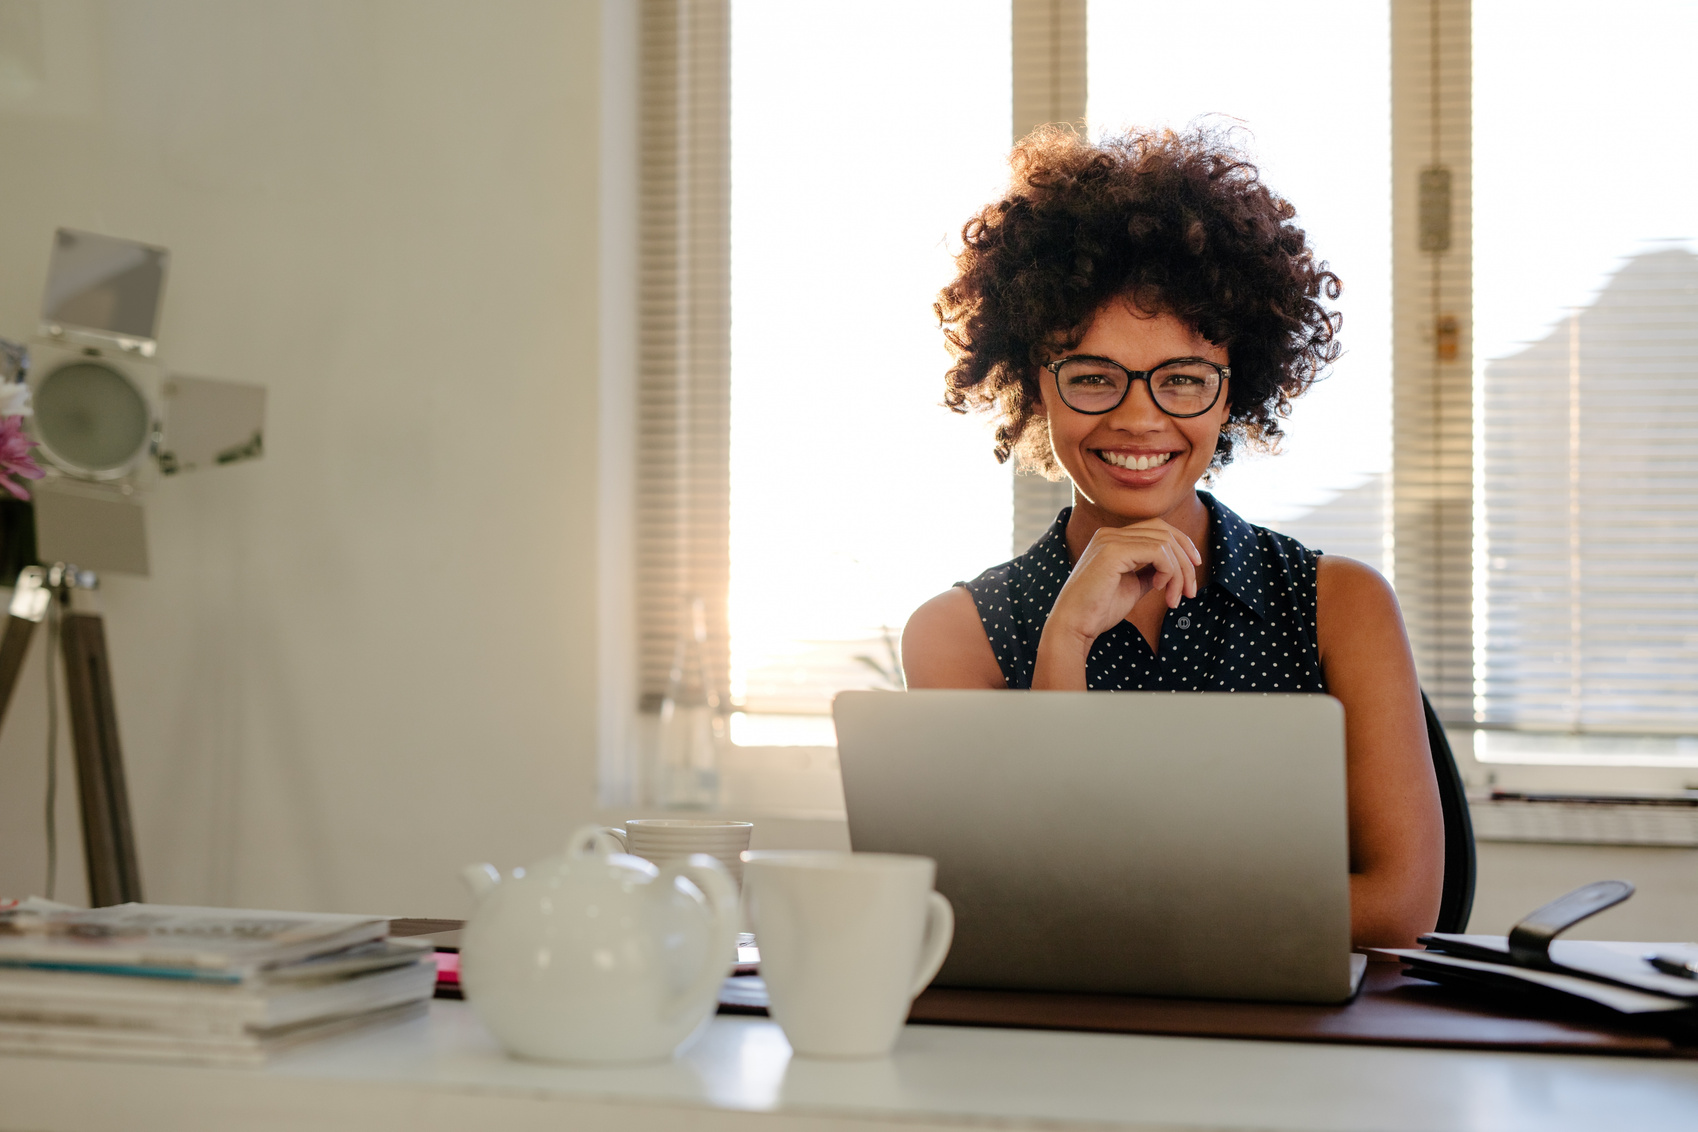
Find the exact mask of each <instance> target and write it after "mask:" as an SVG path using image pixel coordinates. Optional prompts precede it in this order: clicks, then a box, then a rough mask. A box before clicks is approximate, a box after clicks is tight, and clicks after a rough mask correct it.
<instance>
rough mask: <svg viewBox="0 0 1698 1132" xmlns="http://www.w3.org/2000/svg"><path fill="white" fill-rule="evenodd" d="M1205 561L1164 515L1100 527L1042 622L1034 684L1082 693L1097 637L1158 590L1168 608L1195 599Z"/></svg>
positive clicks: (1033, 678)
mask: <svg viewBox="0 0 1698 1132" xmlns="http://www.w3.org/2000/svg"><path fill="white" fill-rule="evenodd" d="M1202 562H1203V556H1202V555H1201V554H1199V553H1198V552H1197V547H1196V544H1195V543H1193V542H1192V541H1191V539H1190V538H1189V537H1188V536H1187V535H1186V534H1185V532H1183V531H1181V530H1180V529H1179V528H1177V527H1175V526H1172V525H1171V524H1169V523H1167V522H1165V521H1163V520H1161V519H1146V520H1144V521H1143V522H1141V523H1133V524H1132V525H1130V526H1126V527H1099V528H1097V530H1096V532H1095V533H1094V534H1092V535H1091V541H1090V543H1089V544H1088V545H1087V546H1086V547H1085V552H1084V553H1083V554H1081V555H1080V556H1079V561H1078V562H1077V563H1075V564H1074V566H1073V572H1072V574H1070V575H1069V576H1068V578H1067V583H1066V585H1064V586H1062V587H1061V593H1060V595H1059V596H1057V597H1056V599H1055V608H1053V609H1052V610H1050V615H1049V619H1048V620H1047V621H1045V622H1044V632H1043V637H1042V638H1041V639H1040V640H1039V642H1038V661H1037V665H1036V667H1035V670H1034V672H1033V674H1032V687H1034V688H1052V689H1075V690H1083V689H1084V687H1085V658H1086V657H1087V656H1088V655H1089V654H1090V651H1091V645H1092V644H1093V643H1095V641H1096V639H1097V638H1098V637H1099V636H1101V635H1102V634H1104V633H1106V632H1108V631H1109V630H1110V629H1112V628H1114V626H1116V625H1118V624H1119V623H1120V622H1122V621H1124V620H1126V618H1127V617H1129V616H1131V613H1132V609H1133V607H1134V606H1136V605H1137V604H1138V602H1139V601H1140V600H1141V599H1142V598H1143V597H1144V595H1145V594H1148V593H1151V592H1152V591H1165V595H1164V596H1165V600H1166V604H1167V606H1168V608H1169V609H1173V608H1176V607H1177V606H1178V605H1179V602H1180V600H1181V599H1182V598H1186V597H1196V596H1197V569H1198V567H1199V566H1201V565H1202Z"/></svg>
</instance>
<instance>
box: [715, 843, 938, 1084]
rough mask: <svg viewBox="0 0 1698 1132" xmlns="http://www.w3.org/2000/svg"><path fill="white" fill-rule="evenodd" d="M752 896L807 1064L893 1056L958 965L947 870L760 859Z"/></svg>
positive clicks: (781, 1002) (874, 862)
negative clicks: (937, 982)
mask: <svg viewBox="0 0 1698 1132" xmlns="http://www.w3.org/2000/svg"><path fill="white" fill-rule="evenodd" d="M743 862H744V864H743V878H744V880H743V886H744V887H743V892H744V897H745V901H746V905H747V909H748V914H749V917H750V919H751V921H752V923H753V927H754V931H755V942H756V944H757V945H758V946H759V947H760V953H761V977H762V979H764V980H765V982H766V989H767V997H768V1000H769V1001H770V1003H771V1007H770V1009H771V1011H772V1017H773V1019H774V1020H775V1021H776V1022H777V1023H778V1024H779V1026H781V1027H782V1028H783V1030H784V1036H785V1037H786V1038H788V1039H790V1046H791V1048H792V1049H794V1050H795V1051H796V1053H797V1054H798V1055H800V1056H802V1057H881V1056H883V1055H884V1054H887V1053H889V1052H890V1050H891V1047H892V1046H894V1045H895V1044H896V1038H897V1035H898V1034H900V1033H901V1031H902V1024H903V1022H904V1021H906V1020H907V1017H908V1005H909V1003H911V1002H912V1001H913V1000H914V996H915V995H917V994H919V993H920V992H921V991H922V990H924V989H925V988H926V984H928V983H930V982H931V981H932V978H933V976H935V975H936V974H937V971H938V968H939V967H941V966H943V960H944V957H945V956H947V955H948V954H949V944H950V941H951V940H952V939H953V938H954V935H955V913H954V910H953V909H951V908H950V906H949V901H948V900H946V899H945V898H944V897H943V896H942V895H941V894H940V893H937V892H934V891H932V882H933V880H934V879H935V877H936V875H937V862H935V861H933V860H932V859H931V858H929V857H909V856H903V855H900V854H895V853H839V852H823V851H821V852H809V851H782V850H757V851H753V852H748V853H744V854H743Z"/></svg>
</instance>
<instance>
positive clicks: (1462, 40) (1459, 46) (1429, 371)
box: [1391, 0, 1474, 720]
mask: <svg viewBox="0 0 1698 1132" xmlns="http://www.w3.org/2000/svg"><path fill="white" fill-rule="evenodd" d="M1470 20H1471V16H1470V3H1469V0H1392V5H1391V29H1392V51H1391V60H1392V76H1391V78H1392V102H1391V105H1392V535H1393V539H1394V543H1395V549H1394V552H1393V558H1392V563H1393V584H1394V585H1395V587H1396V589H1397V596H1398V601H1399V603H1400V604H1401V605H1402V607H1403V617H1404V621H1405V623H1406V624H1407V625H1408V629H1409V640H1410V645H1411V646H1412V647H1413V650H1414V653H1415V666H1416V670H1417V672H1418V673H1419V675H1420V679H1421V684H1422V687H1423V688H1424V689H1425V690H1426V692H1427V694H1428V696H1429V697H1431V699H1432V701H1433V706H1434V708H1435V710H1436V711H1437V712H1438V713H1439V715H1440V717H1441V718H1444V719H1447V720H1468V719H1471V718H1472V716H1473V537H1474V536H1473V492H1474V487H1473V481H1474V388H1473V346H1472V321H1473V254H1472V248H1473V228H1472V201H1471V189H1472V169H1471V151H1472V144H1473V142H1472V136H1471V128H1472V120H1471V85H1470V80H1471V76H1470V68H1471V66H1472V63H1471V46H1470V44H1471V23H1470Z"/></svg>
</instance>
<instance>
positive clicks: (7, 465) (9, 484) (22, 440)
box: [0, 417, 46, 499]
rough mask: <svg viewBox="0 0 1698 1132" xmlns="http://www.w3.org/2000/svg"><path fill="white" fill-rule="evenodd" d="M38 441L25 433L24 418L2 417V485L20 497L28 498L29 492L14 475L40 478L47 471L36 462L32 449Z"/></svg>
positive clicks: (25, 477)
mask: <svg viewBox="0 0 1698 1132" xmlns="http://www.w3.org/2000/svg"><path fill="white" fill-rule="evenodd" d="M36 444H37V442H36V441H34V440H31V439H30V438H29V437H27V436H25V435H24V418H22V417H0V487H3V488H5V489H6V490H7V491H9V492H11V493H12V494H13V495H15V496H17V497H18V498H19V499H28V498H29V492H28V491H26V490H25V489H24V485H23V484H21V483H18V482H17V481H15V480H14V479H12V477H13V476H22V477H23V478H24V479H26V480H38V479H40V478H41V477H42V476H43V475H45V474H46V473H45V472H43V471H42V470H41V467H40V466H39V465H38V464H36V462H35V456H34V455H32V454H31V452H30V449H31V448H34V447H35V446H36Z"/></svg>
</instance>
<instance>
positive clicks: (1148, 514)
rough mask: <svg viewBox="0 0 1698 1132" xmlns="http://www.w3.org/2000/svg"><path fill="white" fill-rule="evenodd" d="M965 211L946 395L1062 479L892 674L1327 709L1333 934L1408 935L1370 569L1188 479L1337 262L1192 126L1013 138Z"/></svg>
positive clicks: (1429, 911) (910, 643) (1280, 386)
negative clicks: (1285, 697) (1063, 489)
mask: <svg viewBox="0 0 1698 1132" xmlns="http://www.w3.org/2000/svg"><path fill="white" fill-rule="evenodd" d="M1012 164H1013V172H1014V176H1013V178H1012V183H1011V188H1010V190H1009V192H1008V194H1007V195H1006V196H1005V197H1004V198H1003V199H1002V200H1000V201H997V202H996V203H995V204H992V205H990V206H988V207H986V208H985V209H983V210H982V211H980V212H979V214H978V215H977V216H975V217H974V218H973V219H972V220H971V221H970V222H969V223H968V224H967V226H966V228H965V230H964V232H963V236H964V240H965V246H964V247H963V249H962V251H961V253H960V254H959V255H958V256H957V257H956V265H957V268H958V274H957V276H956V278H955V280H954V281H953V282H952V283H950V284H949V286H948V287H946V288H945V289H944V291H943V292H942V294H941V296H940V298H939V302H938V304H937V311H938V317H939V319H940V321H941V322H942V324H943V326H944V329H945V333H946V334H947V336H948V339H949V345H950V349H951V352H952V354H953V356H954V358H955V363H954V365H953V366H952V367H951V368H950V370H949V374H948V377H947V392H946V400H947V403H948V404H949V405H950V407H952V408H954V409H956V410H957V411H965V410H966V409H967V408H968V407H977V408H985V409H989V410H991V411H992V412H993V413H994V414H995V416H996V418H997V431H996V441H997V443H996V456H997V459H998V460H1006V459H1008V458H1009V456H1010V455H1011V454H1013V455H1017V456H1018V458H1019V459H1020V461H1021V462H1022V463H1023V464H1025V465H1026V466H1027V467H1028V468H1031V469H1035V470H1037V471H1040V472H1044V473H1046V474H1049V475H1050V476H1051V477H1052V478H1056V477H1057V476H1058V474H1059V473H1060V472H1062V471H1065V473H1066V474H1067V476H1068V477H1069V478H1070V479H1071V480H1072V481H1073V490H1074V505H1073V507H1071V508H1069V509H1066V510H1063V511H1062V512H1061V514H1060V515H1059V516H1057V517H1056V520H1055V524H1054V525H1053V526H1052V527H1051V528H1050V530H1049V533H1048V534H1046V535H1045V536H1044V537H1043V538H1042V539H1041V540H1039V541H1038V542H1037V543H1036V544H1034V545H1033V546H1032V548H1031V549H1030V550H1029V551H1027V552H1026V553H1025V554H1023V555H1021V556H1020V557H1019V558H1016V559H1014V560H1013V561H1012V562H1008V563H1005V564H1003V565H1001V566H997V567H995V568H993V569H990V570H987V571H986V572H985V573H983V574H981V575H980V576H979V577H978V578H976V579H975V580H974V581H972V582H968V583H965V584H963V585H960V586H957V587H956V588H954V589H951V590H950V591H949V592H947V593H945V594H941V595H939V596H938V597H935V598H933V599H932V600H931V601H929V602H927V603H926V604H925V605H923V606H921V607H920V608H919V610H917V611H916V612H915V613H914V615H913V617H912V618H911V619H910V620H909V622H908V625H907V628H906V629H905V630H904V632H903V636H902V656H903V664H904V666H905V668H906V671H907V677H908V685H909V687H911V688H1003V687H1008V688H1038V689H1044V688H1051V689H1073V690H1082V689H1099V688H1100V689H1140V688H1142V689H1146V690H1157V689H1160V690H1172V691H1244V692H1247V691H1288V692H1326V693H1329V694H1331V695H1333V696H1335V697H1337V698H1338V699H1339V700H1340V701H1342V703H1343V704H1344V711H1345V743H1346V750H1347V773H1348V780H1349V818H1350V860H1351V878H1350V895H1351V936H1352V938H1353V940H1354V942H1355V944H1356V946H1358V947H1370V946H1382V947H1409V946H1413V945H1414V941H1415V937H1416V936H1417V935H1419V934H1420V933H1422V932H1425V931H1430V930H1431V929H1432V927H1433V924H1434V920H1435V918H1436V917H1437V914H1438V906H1439V895H1440V887H1441V884H1442V881H1443V872H1444V831H1443V819H1442V817H1441V814H1440V810H1439V801H1438V791H1437V786H1436V783H1435V781H1434V778H1433V770H1432V762H1431V758H1430V755H1429V752H1428V749H1427V736H1426V728H1425V725H1424V720H1423V715H1422V710H1421V699H1420V689H1419V687H1418V685H1417V683H1416V677H1415V665H1414V661H1413V659H1412V658H1411V656H1410V652H1409V643H1408V640H1407V638H1406V636H1405V634H1404V630H1403V620H1402V617H1401V615H1400V614H1399V612H1398V607H1397V600H1396V598H1395V597H1394V596H1393V594H1392V591H1391V588H1390V587H1389V586H1388V585H1387V584H1386V582H1385V579H1384V578H1382V577H1381V576H1380V575H1379V574H1378V573H1377V572H1376V571H1374V570H1372V569H1370V568H1369V567H1367V566H1365V565H1363V564H1361V563H1359V562H1354V561H1352V560H1350V559H1347V558H1340V557H1337V556H1335V555H1326V556H1322V555H1321V554H1320V553H1319V552H1316V551H1311V550H1309V549H1307V548H1305V547H1303V546H1302V545H1301V544H1299V543H1297V542H1296V541H1295V540H1293V539H1290V538H1286V537H1284V536H1282V535H1279V534H1276V533H1274V532H1272V531H1268V530H1265V529H1263V528H1260V527H1255V526H1251V525H1250V524H1248V523H1246V522H1245V521H1244V520H1243V519H1240V518H1239V517H1238V516H1237V515H1235V514H1233V512H1232V511H1230V510H1228V509H1227V508H1226V507H1225V506H1223V505H1222V504H1221V503H1219V502H1218V501H1217V500H1215V499H1214V498H1213V496H1211V495H1208V494H1207V493H1203V492H1199V491H1198V490H1197V484H1198V482H1199V480H1202V481H1205V482H1206V481H1207V479H1208V477H1209V476H1210V475H1211V473H1213V472H1214V471H1216V470H1217V469H1219V468H1221V467H1222V466H1224V465H1225V464H1227V463H1228V462H1230V461H1231V459H1232V457H1233V453H1234V452H1235V451H1236V450H1237V448H1238V447H1239V446H1241V445H1251V446H1257V447H1261V448H1264V449H1265V448H1267V447H1270V446H1271V445H1272V444H1273V443H1274V442H1276V441H1277V440H1278V438H1279V436H1280V435H1281V431H1280V427H1279V420H1280V418H1282V417H1283V416H1285V415H1286V414H1287V413H1288V412H1289V410H1290V400H1291V398H1294V397H1296V396H1298V395H1300V394H1301V393H1303V392H1304V391H1305V390H1306V389H1307V388H1308V387H1309V385H1310V384H1311V383H1312V382H1313V381H1314V380H1315V378H1316V377H1317V376H1318V375H1319V373H1320V371H1321V370H1322V369H1323V368H1324V367H1325V366H1326V365H1327V364H1328V363H1330V362H1332V361H1333V360H1335V359H1336V358H1337V356H1338V353H1339V348H1338V345H1337V342H1336V340H1335V334H1336V331H1337V328H1338V325H1339V323H1340V316H1339V315H1337V314H1336V313H1332V312H1329V311H1328V310H1327V309H1326V308H1325V307H1324V306H1323V305H1322V302H1321V300H1322V299H1323V298H1325V299H1336V298H1337V297H1338V294H1339V282H1338V277H1337V276H1335V275H1334V274H1332V273H1331V272H1330V271H1328V270H1327V269H1326V265H1325V264H1324V263H1317V262H1316V260H1315V257H1314V254H1313V252H1312V251H1311V249H1310V248H1309V245H1308V241H1307V239H1306V237H1305V235H1304V233H1303V232H1302V231H1301V230H1300V229H1299V228H1297V227H1296V226H1295V225H1294V224H1293V223H1292V218H1293V217H1294V216H1295V210H1294V209H1293V208H1292V207H1291V205H1289V204H1288V203H1286V202H1285V201H1284V200H1282V199H1281V198H1279V197H1278V196H1276V195H1275V194H1273V193H1272V192H1270V191H1269V190H1268V189H1267V187H1266V186H1264V185H1263V184H1262V183H1261V182H1260V180H1259V179H1258V175H1257V172H1256V169H1255V167H1254V166H1252V165H1251V164H1249V163H1248V162H1247V161H1245V160H1244V159H1243V157H1242V156H1241V155H1239V154H1238V153H1237V152H1236V151H1235V150H1233V148H1232V147H1231V146H1230V145H1228V144H1227V143H1226V142H1225V141H1224V140H1223V139H1222V138H1221V137H1220V136H1219V135H1217V134H1214V133H1211V132H1208V131H1201V130H1199V131H1193V132H1191V133H1187V134H1184V135H1179V134H1174V133H1171V132H1160V133H1135V134H1131V135H1128V136H1125V137H1122V138H1115V139H1110V140H1107V141H1104V142H1102V143H1101V144H1096V145H1093V144H1090V143H1088V142H1086V141H1085V140H1083V139H1081V138H1079V137H1077V136H1076V135H1074V134H1073V133H1072V132H1070V131H1064V130H1050V131H1045V132H1040V133H1038V134H1035V135H1033V136H1032V137H1031V138H1028V139H1027V140H1026V141H1025V142H1023V143H1021V144H1020V145H1019V146H1018V147H1017V148H1016V149H1015V151H1014V154H1013V157H1012Z"/></svg>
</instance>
